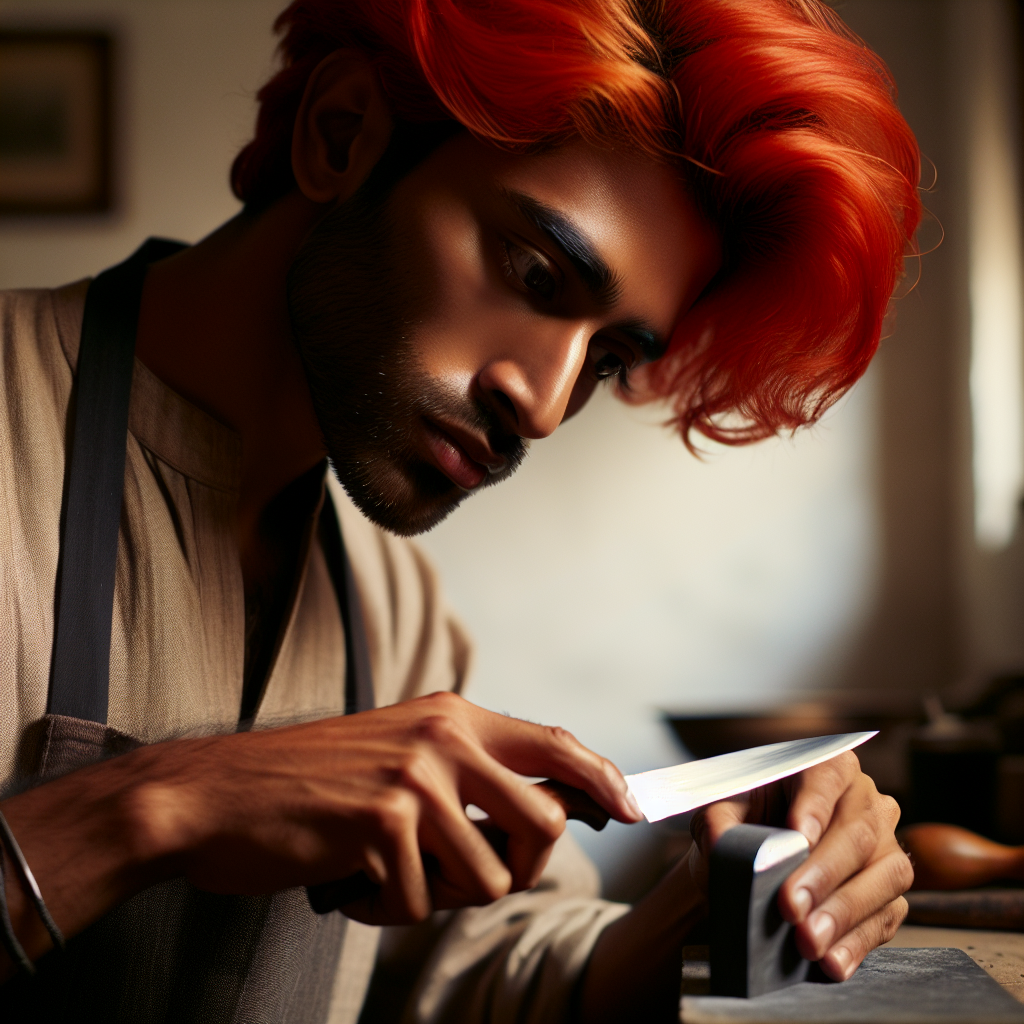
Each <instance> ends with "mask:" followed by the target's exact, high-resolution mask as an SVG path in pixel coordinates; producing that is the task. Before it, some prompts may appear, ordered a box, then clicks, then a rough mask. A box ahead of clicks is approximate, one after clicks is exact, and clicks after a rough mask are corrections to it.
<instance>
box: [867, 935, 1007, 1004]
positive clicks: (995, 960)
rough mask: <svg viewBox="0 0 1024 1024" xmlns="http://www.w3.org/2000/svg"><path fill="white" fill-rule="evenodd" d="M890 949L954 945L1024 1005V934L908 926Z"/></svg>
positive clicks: (891, 943)
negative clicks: (895, 947)
mask: <svg viewBox="0 0 1024 1024" xmlns="http://www.w3.org/2000/svg"><path fill="white" fill-rule="evenodd" d="M886 945H887V946H913V947H928V946H953V947H954V948H955V949H962V950H964V952H966V953H967V955H968V956H970V957H971V959H973V960H974V961H975V963H977V964H978V965H979V966H981V967H984V968H985V970H986V971H988V973H989V974H990V975H991V976H992V977H993V978H995V980H996V981H998V982H999V984H1000V985H1002V986H1003V988H1005V989H1006V991H1007V992H1009V993H1010V995H1012V996H1013V997H1014V999H1016V1000H1017V1001H1018V1002H1021V1003H1024V933H1022V932H983V931H975V930H973V929H967V928H927V927H925V926H924V925H919V924H905V925H904V926H903V927H902V928H900V930H899V931H898V932H897V933H896V938H894V939H893V940H892V942H887V943H886Z"/></svg>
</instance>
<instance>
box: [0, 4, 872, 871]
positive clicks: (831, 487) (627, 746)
mask: <svg viewBox="0 0 1024 1024" xmlns="http://www.w3.org/2000/svg"><path fill="white" fill-rule="evenodd" d="M279 5H280V3H279V0H274V2H263V0H259V2H255V0H254V2H247V3H241V2H228V0H221V2H204V3H172V2H169V0H167V2H155V0H148V2H143V0H120V2H115V0H89V2H85V0H82V2H80V3H69V2H66V0H65V2H63V3H58V2H55V0H53V2H51V0H34V2H31V3H24V2H22V3H13V2H9V3H6V4H4V5H3V6H2V8H0V12H2V15H3V19H4V21H5V22H7V23H10V22H11V21H12V20H15V19H16V18H18V19H24V18H26V17H29V16H31V19H33V20H39V19H40V18H44V17H57V18H58V20H62V21H63V20H67V21H70V22H71V23H76V24H79V23H89V24H96V23H99V24H110V25H112V26H113V27H114V28H115V29H116V30H117V31H118V33H119V35H120V38H121V48H120V82H121V89H120V95H119V104H120V109H119V123H120V127H121V137H122V142H121V154H120V160H119V182H120V191H121V196H122V203H121V207H120V210H119V212H118V213H116V214H114V215H111V216H109V217H102V218H91V219H84V220H60V221H54V222H42V221H34V222H28V221H26V222H7V223H0V285H2V286H20V285H50V284H57V283H59V282H62V281H66V280H69V279H73V278H76V277H78V276H81V275H84V274H88V273H91V272H94V271H96V270H98V269H100V268H102V267H104V266H106V265H109V264H111V263H113V262H116V261H117V260H118V259H120V258H121V257H123V256H124V255H125V254H127V253H128V252H129V251H130V250H131V249H132V248H134V246H135V245H137V244H138V243H139V242H140V241H141V240H142V239H143V238H144V237H145V236H147V235H149V234H165V235H170V236H173V237H177V238H182V239H186V240H195V239H198V238H199V237H201V236H202V235H203V234H205V233H206V232H207V231H209V230H210V229H211V228H213V227H215V226H216V225H217V224H218V223H219V222H220V221H222V220H224V219H225V218H227V217H228V216H230V215H231V214H232V213H233V212H235V210H236V209H237V204H236V203H235V202H234V200H233V199H232V197H231V195H230V192H229V190H228V187H227V170H228V166H229V164H230V160H231V158H232V156H233V155H234V153H235V152H236V151H237V149H238V147H239V146H240V144H241V143H243V142H244V141H245V139H246V138H247V137H248V132H249V130H250V126H251V123H252V116H253V95H254V92H255V90H256V88H258V86H259V84H260V83H261V81H262V80H263V78H264V77H265V76H266V73H267V71H268V69H269V67H270V66H271V51H272V44H271V37H270V33H269V26H270V23H271V21H272V18H273V15H274V14H275V13H276V12H277V9H278V7H279ZM650 418H651V417H650V414H645V413H641V412H638V411H636V410H631V409H627V408H625V407H623V406H621V405H620V404H618V403H616V402H615V401H613V400H612V399H611V398H609V397H608V396H607V395H601V396H599V397H598V398H597V399H595V400H594V401H593V402H592V403H591V406H590V407H589V408H588V409H586V410H585V411H584V412H583V413H582V414H581V415H580V416H579V417H578V418H577V419H576V420H575V421H573V422H571V423H569V424H567V425H566V426H565V427H563V428H562V429H560V430H559V431H558V433H557V434H556V435H555V436H554V437H553V438H552V439H550V440H548V441H545V442H543V443H541V444H537V445H536V446H535V447H534V450H533V453H532V454H531V456H530V458H529V459H528V461H527V463H526V465H525V466H524V467H523V469H522V470H521V471H520V473H519V474H518V476H517V477H516V478H515V479H514V480H512V481H511V482H509V483H508V484H505V485H504V486H502V487H500V488H498V489H495V490H494V491H491V492H487V493H484V494H482V495H480V496H478V497H475V498H473V499H472V500H471V501H470V502H468V503H467V505H466V506H465V507H464V508H463V509H461V510H459V512H457V513H456V514H455V515H454V516H453V517H452V518H451V519H450V520H449V521H448V522H446V523H445V524H443V525H442V526H441V527H440V528H439V529H437V530H436V531H435V532H434V533H433V534H431V535H430V536H429V537H427V538H425V541H424V543H425V545H426V547H427V548H428V549H429V550H430V552H431V553H432V554H433V555H434V557H435V558H436V559H437V561H438V563H439V564H440V566H441V568H442V571H443V573H444V575H445V577H446V580H447V586H448V590H449V593H450V596H451V598H452V600H453V603H454V604H455V605H456V607H457V608H458V609H459V610H460V611H461V613H462V615H463V616H464V618H465V619H466V621H467V622H468V624H469V625H470V627H471V628H472V631H473V632H474V634H475V635H476V638H477V641H478V648H479V656H478V663H477V672H476V678H475V683H474V687H473V689H472V692H471V696H473V697H474V698H475V699H476V700H477V701H478V702H480V703H482V704H484V705H486V706H488V707H491V708H495V709H498V710H503V711H509V712H511V713H512V714H516V715H522V716H526V717H528V718H531V719H535V720H540V721H545V722H553V723H559V724H562V725H565V726H566V727H568V728H569V729H571V730H572V731H574V732H575V733H577V735H579V737H580V738H581V739H583V740H584V741H585V742H587V743H589V744H591V745H592V746H594V747H595V748H596V749H598V750H600V751H601V752H602V753H604V754H606V755H607V756H609V757H611V758H613V759H614V760H615V761H616V762H617V763H618V764H619V765H620V766H621V767H622V768H623V769H624V770H627V771H631V770H632V771H635V770H642V769H646V768H652V767H656V766H658V765H661V764H665V763H671V762H672V761H673V760H676V759H678V757H679V756H680V752H679V751H678V749H677V748H675V747H674V745H673V743H672V742H671V741H670V740H669V737H668V735H667V734H666V732H665V730H664V727H663V726H662V725H661V724H660V723H659V721H658V712H659V709H662V708H674V709H684V708H689V709H721V708H725V707H744V706H748V705H751V704H757V705H765V704H770V703H772V702H774V701H776V700H778V699H779V698H780V696H781V695H782V694H784V693H787V692H790V691H795V690H808V689H815V688H821V687H824V686H827V685H829V683H830V682H831V681H833V680H834V678H835V677H836V676H837V674H838V672H839V670H840V669H841V667H842V663H843V659H844V656H845V654H846V652H847V649H848V647H849V645H850V644H851V643H852V642H853V640H854V638H855V636H856V634H857V631H858V629H859V628H860V625H861V623H862V621H863V619H864V616H865V615H866V614H867V610H868V608H869V606H870V603H871V598H872V593H873V591H872V588H873V581H874V578H875V561H876V554H875V552H876V550H877V544H876V532H877V531H876V525H875V513H874V507H875V506H874V491H873V482H872V481H873V475H872V474H873V469H872V467H873V447H872V445H873V441H872V423H873V412H872V401H871V389H870V387H861V388H860V389H859V390H858V392H857V393H856V394H855V395H854V396H853V399H852V401H849V402H848V403H846V404H845V405H844V406H843V407H842V408H841V409H840V410H838V411H837V412H836V413H835V414H834V415H832V416H830V417H829V418H828V419H827V421H826V422H825V423H824V424H822V425H821V426H820V427H818V428H817V429H816V430H814V431H813V432H809V433H806V434H804V435H802V436H800V437H799V438H797V439H796V440H793V441H789V440H786V441H777V442H771V443H767V444H762V445H759V446H757V447H756V448H752V449H746V450H735V451H733V450H719V451H716V452H714V453H713V455H712V456H711V457H710V458H709V459H708V460H707V461H706V462H698V461H696V460H695V459H693V458H692V457H691V456H690V455H688V454H687V453H686V451H685V450H684V449H683V447H682V445H681V444H680V443H679V441H678V440H677V439H675V438H674V437H672V436H670V435H669V434H668V433H667V432H665V431H663V430H661V429H660V428H658V427H656V426H653V425H651V424H650V423H649V422H645V420H650ZM582 837H583V838H584V840H585V842H586V843H587V845H588V847H589V848H590V850H591V852H592V853H593V854H594V856H595V857H596V858H597V859H598V860H599V862H601V864H602V865H603V866H604V867H605V868H606V869H609V870H610V869H612V868H614V866H615V865H616V864H617V863H618V862H619V861H620V860H621V859H622V858H623V857H626V856H628V853H629V850H630V849H631V846H632V845H633V844H635V843H636V842H637V836H636V834H635V833H626V830H624V829H622V830H618V831H616V830H612V831H611V832H609V833H604V834H602V835H601V836H595V835H593V834H591V833H585V834H583V835H582Z"/></svg>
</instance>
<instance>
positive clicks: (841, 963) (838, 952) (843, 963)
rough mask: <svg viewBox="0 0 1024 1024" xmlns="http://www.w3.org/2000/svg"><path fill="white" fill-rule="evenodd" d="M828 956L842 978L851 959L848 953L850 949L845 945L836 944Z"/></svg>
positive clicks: (844, 976)
mask: <svg viewBox="0 0 1024 1024" xmlns="http://www.w3.org/2000/svg"><path fill="white" fill-rule="evenodd" d="M829 956H830V957H831V958H832V960H833V961H834V962H835V965H836V966H837V967H838V968H839V970H840V971H841V972H842V975H843V978H844V979H845V978H846V973H847V971H848V970H849V968H850V961H851V960H852V959H853V957H852V956H851V955H850V951H849V950H848V949H847V948H846V947H845V946H836V948H835V949H833V950H832V951H831V953H829Z"/></svg>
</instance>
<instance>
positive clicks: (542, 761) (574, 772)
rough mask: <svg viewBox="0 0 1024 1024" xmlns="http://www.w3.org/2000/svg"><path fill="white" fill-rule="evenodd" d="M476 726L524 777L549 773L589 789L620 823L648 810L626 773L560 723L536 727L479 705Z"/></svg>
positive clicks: (503, 760) (493, 749)
mask: <svg viewBox="0 0 1024 1024" xmlns="http://www.w3.org/2000/svg"><path fill="white" fill-rule="evenodd" d="M475 712H476V717H475V721H474V726H475V729H476V732H477V735H479V737H480V739H481V742H482V743H483V746H484V749H485V750H487V752H488V753H489V754H491V756H492V757H494V758H496V759H497V760H498V761H500V762H501V763H502V764H503V765H506V766H507V767H508V768H510V769H511V770H512V771H513V772H517V773H519V774H520V775H532V776H550V777H551V778H555V779H558V781H559V782H567V783H568V784H569V785H570V786H576V787H577V788H578V789H583V790H586V792H588V793H589V794H590V795H591V796H592V797H593V798H594V799H595V800H596V801H597V802H598V803H599V804H600V805H601V806H602V807H603V808H604V809H605V810H606V811H608V813H609V814H611V816H612V817H613V818H615V819H617V820H618V821H622V822H626V823H630V824H631V823H633V822H636V821H640V820H641V819H642V818H643V812H642V811H641V810H640V808H639V807H638V806H637V805H636V801H635V800H634V799H633V797H632V795H631V794H630V793H629V788H628V787H627V785H626V780H625V779H624V778H623V777H622V773H621V772H620V771H619V770H618V769H617V768H616V767H615V765H613V764H612V763H611V761H608V760H607V759H605V758H603V757H601V756H599V755H598V754H595V753H594V752H593V751H592V750H590V749H588V748H587V747H585V746H583V744H582V743H580V742H579V740H577V739H576V738H575V737H574V736H573V735H572V734H571V733H569V732H567V731H566V730H565V729H561V728H559V727H557V726H547V725H536V724H534V723H533V722H524V721H521V720H519V719H516V718H508V717H506V716H504V715H496V714H494V713H493V712H489V711H483V710H482V709H480V708H477V709H475Z"/></svg>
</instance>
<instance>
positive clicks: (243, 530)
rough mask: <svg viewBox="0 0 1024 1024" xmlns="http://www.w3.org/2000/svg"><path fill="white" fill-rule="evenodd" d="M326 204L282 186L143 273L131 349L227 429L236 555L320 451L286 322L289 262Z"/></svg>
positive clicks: (319, 438)
mask: <svg viewBox="0 0 1024 1024" xmlns="http://www.w3.org/2000/svg"><path fill="white" fill-rule="evenodd" d="M324 213H325V208H324V207H322V206H319V205H317V204H314V203H311V202H310V201H309V200H307V199H305V198H304V197H303V196H302V195H301V194H300V193H298V192H297V191H296V192H293V193H291V194H290V195H288V196H286V197H284V198H283V199H281V200H279V201H278V202H277V203H275V204H274V205H273V206H272V207H270V208H269V209H268V210H266V211H264V212H263V213H261V214H258V215H250V214H245V213H242V214H239V215H238V216H237V217H235V218H234V219H233V220H230V221H228V222H227V223H226V224H224V225H223V226H222V227H221V228H219V229H218V230H217V231H215V232H214V233H213V234H212V235H210V236H208V237H207V238H205V239H203V241H201V242H199V243H198V244H197V245H195V246H193V247H192V248H190V249H186V250H184V251H183V252H181V253H179V254H177V255H175V256H172V257H171V258H170V259H167V260H163V261H161V262H160V263H157V264H155V265H154V266H153V267H152V269H151V270H150V272H149V274H148V275H147V277H146V284H145V288H144V290H143V295H142V309H141V313H140V317H139V331H138V340H137V348H136V352H137V354H138V357H139V358H140V359H141V360H142V362H143V363H144V364H145V365H146V366H147V367H148V368H149V369H150V370H152V371H153V372H154V373H155V374H156V375H157V376H158V377H159V378H160V379H161V380H162V381H163V382H164V383H165V384H166V385H167V386H168V387H170V388H172V389H173V390H175V391H176V392H178V393H179V394H180V395H182V397H184V398H186V399H188V400H189V401H190V402H192V403H193V404H194V405H196V406H198V407H199V408H201V409H203V410H204V411H205V412H207V413H209V414H210V415H211V416H213V417H214V418H215V419H217V420H219V421H221V422H222V423H225V424H226V425H227V426H229V427H232V428H233V429H234V430H235V431H237V432H238V434H239V435H240V437H241V439H242V485H241V493H240V495H239V503H238V528H239V531H240V540H241V545H242V549H243V551H244V550H245V549H246V548H247V547H248V543H249V541H250V540H251V539H252V538H254V537H255V536H256V533H257V528H258V524H259V520H260V516H261V515H262V513H263V511H264V509H265V508H266V506H267V504H268V503H269V502H270V501H271V500H272V499H273V498H274V496H275V495H277V494H278V493H280V491H281V490H282V489H283V488H284V487H286V486H287V485H288V484H289V483H291V482H292V481H293V480H295V479H296V478H298V477H299V476H301V475H302V474H303V473H305V472H306V471H307V470H309V469H310V468H311V467H312V466H313V465H315V464H316V463H317V462H319V461H320V460H321V459H323V457H324V456H325V454H326V451H325V449H324V444H323V438H322V436H321V432H320V428H319V425H318V423H317V420H316V416H315V414H314V412H313V406H312V402H311V400H310V395H309V388H308V386H307V384H306V378H305V374H304V372H303V368H302V363H301V361H300V358H299V354H298V351H297V349H296V347H295V344H294V342H293V341H292V338H291V331H290V328H289V324H288V311H287V302H286V293H285V292H286V290H285V281H286V278H287V274H288V268H289V267H290V266H291V263H292V261H293V259H294V258H295V255H296V253H297V252H298V250H299V248H300V246H301V245H302V242H303V240H304V239H305V237H306V236H307V234H308V233H309V231H310V230H311V229H312V228H313V227H314V226H315V225H316V223H317V222H318V221H319V220H320V218H321V217H322V216H323V215H324Z"/></svg>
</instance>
